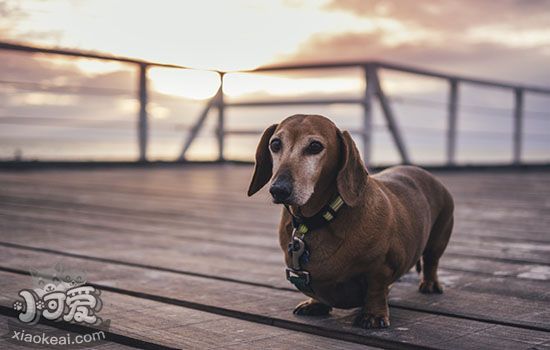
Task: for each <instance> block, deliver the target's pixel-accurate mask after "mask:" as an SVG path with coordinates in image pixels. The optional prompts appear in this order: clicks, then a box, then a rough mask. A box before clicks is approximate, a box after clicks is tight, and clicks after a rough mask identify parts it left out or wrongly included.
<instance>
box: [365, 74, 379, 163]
mask: <svg viewBox="0 0 550 350" xmlns="http://www.w3.org/2000/svg"><path fill="white" fill-rule="evenodd" d="M364 74H365V100H364V101H363V134H362V136H363V161H364V162H365V164H367V162H369V161H370V157H371V154H372V115H373V108H372V101H373V100H374V98H373V97H374V95H375V94H376V83H375V80H374V75H373V74H374V66H373V65H372V64H367V65H366V66H365V67H364Z"/></svg>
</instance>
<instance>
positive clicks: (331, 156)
mask: <svg viewBox="0 0 550 350" xmlns="http://www.w3.org/2000/svg"><path fill="white" fill-rule="evenodd" d="M270 180H271V186H270V189H269V192H270V193H271V195H272V196H273V201H274V202H275V203H284V204H290V205H297V206H302V205H304V204H306V203H307V202H308V201H309V199H310V198H311V197H312V195H313V194H314V193H315V192H316V191H323V190H325V189H326V188H327V187H328V186H330V185H331V184H333V183H334V182H335V181H336V186H337V189H338V192H339V193H340V195H341V196H342V199H343V200H344V202H345V203H346V204H347V205H349V206H354V205H355V204H357V202H358V201H359V199H360V198H361V196H362V194H363V191H364V189H365V186H366V181H367V171H366V169H365V167H364V165H363V162H362V161H361V157H360V156H359V151H358V150H357V147H356V146H355V143H354V142H353V140H352V138H351V136H350V134H349V133H348V132H347V131H344V132H341V131H340V130H339V129H338V128H337V127H336V125H334V123H333V122H332V121H330V120H329V119H327V118H325V117H322V116H319V115H301V114H298V115H293V116H291V117H288V118H286V119H285V120H283V122H281V123H280V124H273V125H271V126H270V127H269V128H267V129H266V130H265V131H264V133H263V135H262V138H261V139H260V143H259V144H258V148H257V150H256V164H255V168H254V175H253V176H252V180H251V182H250V187H249V189H248V195H249V196H252V195H253V194H254V193H256V192H258V191H259V190H260V189H261V188H262V187H263V186H264V185H265V184H266V183H267V182H268V181H270Z"/></svg>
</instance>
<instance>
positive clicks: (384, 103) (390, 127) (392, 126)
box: [371, 67, 411, 164]
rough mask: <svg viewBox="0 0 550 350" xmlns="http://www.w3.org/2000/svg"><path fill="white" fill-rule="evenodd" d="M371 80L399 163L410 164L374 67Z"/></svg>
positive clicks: (403, 142) (405, 147)
mask: <svg viewBox="0 0 550 350" xmlns="http://www.w3.org/2000/svg"><path fill="white" fill-rule="evenodd" d="M371 81H373V82H374V83H375V86H376V94H377V95H378V101H380V107H382V112H383V114H384V117H385V118H386V124H387V126H388V130H389V132H390V134H391V135H392V137H393V140H394V142H395V146H396V147H397V151H398V152H399V155H400V156H401V163H403V164H411V158H410V157H409V153H408V152H407V146H406V145H405V141H404V140H403V136H401V132H400V131H399V127H398V126H397V120H396V119H395V116H394V114H393V110H392V109H391V106H390V101H389V100H388V98H387V97H386V94H385V93H384V90H383V89H382V85H381V84H380V78H379V77H378V72H377V69H376V67H374V69H373V73H372V79H371Z"/></svg>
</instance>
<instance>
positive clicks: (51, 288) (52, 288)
mask: <svg viewBox="0 0 550 350" xmlns="http://www.w3.org/2000/svg"><path fill="white" fill-rule="evenodd" d="M44 291H45V292H46V293H49V292H53V291H55V285H54V284H53V283H48V284H46V286H44Z"/></svg>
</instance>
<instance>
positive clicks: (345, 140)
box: [336, 130, 368, 207]
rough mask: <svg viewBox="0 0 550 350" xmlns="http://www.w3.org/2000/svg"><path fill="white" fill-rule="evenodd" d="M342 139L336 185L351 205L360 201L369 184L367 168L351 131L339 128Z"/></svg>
mask: <svg viewBox="0 0 550 350" xmlns="http://www.w3.org/2000/svg"><path fill="white" fill-rule="evenodd" d="M338 138H339V139H340V150H341V155H340V157H341V158H340V170H339V172H338V175H337V177H336V187H337V188H338V192H339V193H340V196H342V199H343V200H344V202H345V203H346V204H347V205H349V206H350V207H353V206H355V205H356V204H357V203H359V200H360V199H361V197H362V196H363V193H364V191H365V187H366V186H367V177H368V173H367V169H366V168H365V166H364V165H363V161H362V160H361V156H360V155H359V151H358V150H357V147H356V146H355V143H354V142H353V139H352V138H351V135H350V134H349V132H347V131H344V132H341V131H340V130H338Z"/></svg>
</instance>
